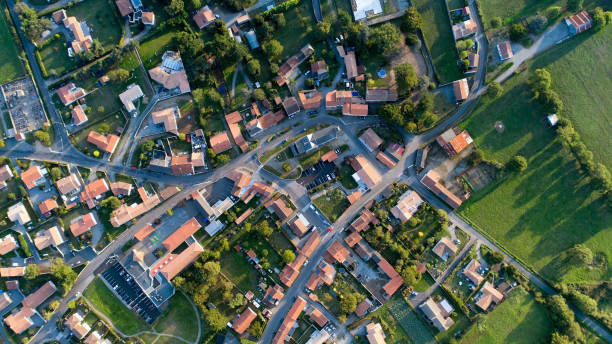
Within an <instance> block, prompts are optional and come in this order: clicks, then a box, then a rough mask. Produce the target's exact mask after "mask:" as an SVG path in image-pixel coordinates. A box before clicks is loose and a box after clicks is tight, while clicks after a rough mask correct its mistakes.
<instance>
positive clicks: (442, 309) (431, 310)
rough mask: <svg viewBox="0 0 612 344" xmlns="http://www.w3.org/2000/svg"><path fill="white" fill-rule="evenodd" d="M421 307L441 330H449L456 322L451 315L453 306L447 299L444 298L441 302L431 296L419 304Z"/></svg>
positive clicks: (428, 318)
mask: <svg viewBox="0 0 612 344" xmlns="http://www.w3.org/2000/svg"><path fill="white" fill-rule="evenodd" d="M419 309H420V310H421V311H422V312H423V314H424V315H425V317H426V318H427V320H429V322H430V323H431V324H432V325H433V326H434V327H435V328H437V329H438V331H440V332H444V331H446V330H448V329H449V328H450V327H451V326H453V324H454V323H455V322H454V321H453V319H451V317H450V314H451V313H452V312H453V308H452V307H451V306H450V304H449V303H448V301H447V300H446V299H443V300H442V301H441V302H435V301H434V300H433V299H432V298H431V297H429V298H427V300H425V302H423V303H422V304H420V305H419Z"/></svg>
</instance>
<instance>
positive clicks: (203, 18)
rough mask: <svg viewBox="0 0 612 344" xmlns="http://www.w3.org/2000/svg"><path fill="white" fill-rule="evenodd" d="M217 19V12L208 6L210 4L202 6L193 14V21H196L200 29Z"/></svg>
mask: <svg viewBox="0 0 612 344" xmlns="http://www.w3.org/2000/svg"><path fill="white" fill-rule="evenodd" d="M215 19H216V17H215V14H214V13H213V11H212V10H211V9H210V7H208V5H206V6H204V7H202V8H201V9H200V10H199V11H197V12H196V14H194V16H193V21H194V22H195V23H196V26H197V27H198V28H199V29H200V30H202V29H203V28H205V27H207V26H208V25H210V24H212V23H213V22H214V21H215Z"/></svg>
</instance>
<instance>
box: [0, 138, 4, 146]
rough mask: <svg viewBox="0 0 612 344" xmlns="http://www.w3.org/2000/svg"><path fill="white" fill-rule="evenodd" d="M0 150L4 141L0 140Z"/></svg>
mask: <svg viewBox="0 0 612 344" xmlns="http://www.w3.org/2000/svg"><path fill="white" fill-rule="evenodd" d="M0 148H4V140H2V139H0Z"/></svg>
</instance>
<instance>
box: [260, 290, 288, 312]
mask: <svg viewBox="0 0 612 344" xmlns="http://www.w3.org/2000/svg"><path fill="white" fill-rule="evenodd" d="M283 296H285V294H284V291H283V287H281V286H280V285H278V284H275V285H274V286H273V287H269V288H268V289H267V290H266V294H265V295H264V296H263V299H262V302H263V303H264V305H266V306H268V307H274V306H276V305H278V302H279V301H280V300H281V299H282V298H283Z"/></svg>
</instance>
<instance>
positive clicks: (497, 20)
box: [491, 17, 502, 28]
mask: <svg viewBox="0 0 612 344" xmlns="http://www.w3.org/2000/svg"><path fill="white" fill-rule="evenodd" d="M501 24H502V20H501V18H500V17H493V18H491V27H492V28H498V27H500V26H501Z"/></svg>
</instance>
